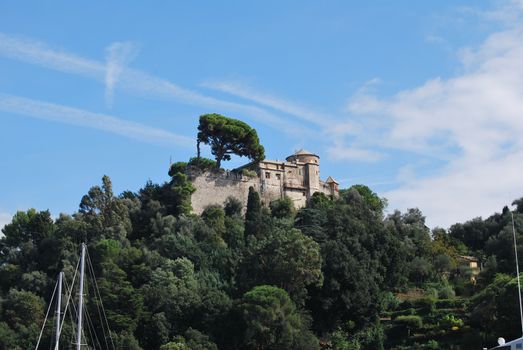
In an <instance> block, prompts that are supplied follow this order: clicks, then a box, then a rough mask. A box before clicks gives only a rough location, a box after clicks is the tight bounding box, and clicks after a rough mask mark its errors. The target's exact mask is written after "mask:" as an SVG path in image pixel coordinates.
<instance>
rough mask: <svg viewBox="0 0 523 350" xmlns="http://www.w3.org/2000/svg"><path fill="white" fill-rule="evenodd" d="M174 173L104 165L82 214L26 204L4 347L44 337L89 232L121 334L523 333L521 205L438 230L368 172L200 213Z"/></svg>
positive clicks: (14, 246) (12, 236) (433, 340)
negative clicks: (518, 267) (327, 188)
mask: <svg viewBox="0 0 523 350" xmlns="http://www.w3.org/2000/svg"><path fill="white" fill-rule="evenodd" d="M171 170H172V169H171ZM171 175H172V179H171V181H170V182H167V183H164V184H162V185H158V184H153V183H147V184H146V185H145V186H144V187H143V188H142V189H140V190H139V191H138V192H136V193H133V192H124V193H122V194H120V195H118V196H116V195H114V194H113V192H112V185H111V181H110V179H109V178H108V177H106V176H105V177H104V178H103V179H102V184H101V186H94V187H92V188H91V189H90V190H89V191H88V193H87V194H86V195H85V196H84V197H83V198H82V199H81V202H80V207H79V210H78V212H76V213H74V214H73V215H72V216H70V215H65V214H61V215H60V216H59V217H58V218H57V219H56V220H53V219H52V217H51V213H49V212H48V211H41V212H38V211H35V210H33V209H30V210H28V211H26V212H18V213H17V214H16V215H15V216H14V217H13V220H12V222H11V223H10V224H8V225H7V226H5V228H4V229H3V233H4V237H3V238H1V239H0V281H1V283H0V298H1V302H0V348H1V349H32V348H33V347H34V345H35V343H36V339H37V338H38V333H39V330H40V327H41V324H42V322H43V318H44V315H45V310H46V309H47V306H48V304H47V303H48V302H49V300H50V296H51V294H52V291H53V287H54V283H55V279H56V276H57V274H58V272H59V271H60V270H63V271H65V273H66V277H67V279H68V280H72V274H73V271H74V269H75V266H76V263H77V261H78V250H79V246H80V243H81V242H86V243H87V245H88V249H89V251H90V256H91V259H92V262H93V265H94V270H95V274H96V275H97V278H98V280H97V282H98V285H99V287H100V294H101V297H102V299H103V303H104V306H105V309H106V310H107V314H108V319H109V325H110V327H111V330H112V332H113V339H114V342H115V347H116V348H117V349H152V350H157V349H162V350H166V349H320V348H321V349H477V348H481V347H482V346H487V345H492V344H493V343H494V341H495V339H497V337H498V336H505V337H506V338H511V337H514V336H517V335H518V329H519V323H518V311H517V294H516V293H517V286H516V282H515V279H514V278H513V277H512V276H513V270H514V266H515V265H514V257H513V248H512V233H511V221H510V212H509V211H508V209H507V208H504V209H503V212H502V213H501V214H494V215H493V216H491V217H489V218H488V219H486V220H482V219H474V220H471V221H469V222H466V223H464V224H456V225H454V226H452V227H451V228H450V230H449V231H445V230H443V229H435V230H433V231H432V232H430V231H429V229H428V228H427V227H426V226H425V224H424V217H423V215H422V213H421V212H420V211H419V210H417V209H412V210H409V211H407V212H406V213H400V212H394V213H393V214H391V215H389V216H384V214H383V209H384V204H385V202H384V200H382V199H380V198H379V197H378V196H376V194H375V193H373V192H372V191H371V190H370V189H368V188H367V187H366V186H362V185H359V186H354V187H352V188H350V189H348V190H342V191H341V193H340V196H339V198H337V199H330V198H327V197H325V196H324V195H320V194H316V195H315V196H314V197H313V199H312V200H311V202H310V204H309V206H308V207H306V208H302V209H300V210H298V211H296V210H295V209H294V208H293V207H292V203H291V202H290V201H289V200H288V199H287V198H283V199H281V200H278V201H275V202H273V203H270V207H265V206H263V205H262V204H261V203H260V199H259V196H258V193H256V192H255V191H251V192H250V194H249V201H248V206H247V208H242V207H241V204H240V203H239V202H238V201H237V200H235V199H233V198H230V199H229V200H228V201H226V202H225V203H224V204H223V205H222V206H210V207H208V208H207V209H206V210H205V211H204V212H203V213H202V215H201V216H197V215H193V214H191V213H190V209H191V208H190V194H191V193H192V191H194V189H193V188H192V186H191V184H190V182H188V181H187V179H186V178H184V176H183V174H182V173H181V172H176V171H171ZM522 203H523V201H521V200H519V201H516V204H518V208H517V210H516V212H515V214H514V217H515V219H516V227H517V228H523V204H522ZM520 231H521V230H520ZM519 238H520V242H523V239H521V238H522V237H519ZM518 248H519V249H520V250H521V248H522V247H521V246H519V247H518ZM460 255H472V256H475V257H477V258H479V260H480V263H481V264H482V265H483V266H484V268H483V269H482V270H481V273H480V274H479V275H478V276H476V277H475V278H471V277H473V274H472V271H471V269H470V268H468V267H467V266H464V265H462V264H460V263H459V261H460V258H459V256H460ZM522 256H523V254H522ZM88 298H90V297H88ZM90 303H91V304H92V303H94V301H88V302H87V304H88V305H89V304H90ZM92 322H93V325H92V326H93V327H94V328H95V329H96V328H100V325H99V324H97V321H96V319H94V318H93V321H92ZM72 331H73V330H72V328H71V327H70V326H69V328H68V327H67V326H66V327H65V330H64V334H66V336H64V338H65V339H66V340H64V341H69V340H70V337H71V334H72ZM68 337H69V338H68ZM51 339H52V333H51V331H46V333H44V336H43V344H44V346H46V347H49V344H50V342H51Z"/></svg>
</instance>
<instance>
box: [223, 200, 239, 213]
mask: <svg viewBox="0 0 523 350" xmlns="http://www.w3.org/2000/svg"><path fill="white" fill-rule="evenodd" d="M242 209H243V205H242V202H240V201H239V200H238V199H237V198H236V197H233V196H229V197H227V199H226V200H225V203H224V205H223V210H224V211H225V215H227V216H240V215H241V213H242Z"/></svg>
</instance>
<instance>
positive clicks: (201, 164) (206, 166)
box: [187, 157, 218, 171]
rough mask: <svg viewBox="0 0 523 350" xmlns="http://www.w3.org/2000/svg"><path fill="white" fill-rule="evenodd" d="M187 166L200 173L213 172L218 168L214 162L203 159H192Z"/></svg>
mask: <svg viewBox="0 0 523 350" xmlns="http://www.w3.org/2000/svg"><path fill="white" fill-rule="evenodd" d="M187 165H188V166H190V167H194V168H196V169H199V170H201V171H208V170H213V169H216V168H217V167H218V166H217V163H216V162H215V161H214V160H212V159H209V158H204V157H192V158H191V159H189V163H187Z"/></svg>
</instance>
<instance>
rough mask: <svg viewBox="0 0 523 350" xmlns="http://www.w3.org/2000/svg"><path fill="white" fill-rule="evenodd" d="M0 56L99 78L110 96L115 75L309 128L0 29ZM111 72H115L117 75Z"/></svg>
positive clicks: (145, 92)
mask: <svg viewBox="0 0 523 350" xmlns="http://www.w3.org/2000/svg"><path fill="white" fill-rule="evenodd" d="M0 56H5V57H8V58H12V59H16V60H20V61H23V62H27V63H30V64H35V65H38V66H42V67H45V68H49V69H53V70H57V71H60V72H65V73H70V74H75V75H79V76H83V77H86V78H90V79H94V80H97V81H100V82H102V83H104V85H106V86H108V87H109V89H108V91H109V97H111V94H112V91H113V89H114V87H115V85H114V83H115V82H116V80H114V81H113V80H112V79H113V78H116V77H117V78H118V87H119V88H121V89H124V90H127V91H131V92H133V93H136V94H139V95H142V96H147V97H153V98H160V99H164V100H175V101H181V102H184V103H186V104H191V105H197V106H204V107H207V108H213V109H219V110H226V111H230V112H234V113H235V114H236V115H235V117H236V118H240V119H244V118H250V119H254V120H256V121H258V122H260V123H263V124H266V125H268V126H270V127H272V128H275V129H279V130H281V131H284V132H288V133H291V134H292V133H297V134H298V133H305V132H309V131H308V130H307V128H305V127H304V126H303V125H300V124H297V123H292V122H289V121H287V120H285V119H284V118H281V117H279V116H277V115H275V114H273V113H270V112H268V111H266V110H264V109H262V108H259V107H256V106H252V105H246V104H241V103H235V102H229V101H224V100H221V99H217V98H214V97H210V96H206V95H203V94H200V93H198V92H195V91H191V90H189V89H185V88H183V87H180V86H178V85H176V84H174V83H172V82H170V81H168V80H165V79H162V78H158V77H155V76H152V75H150V74H147V73H144V72H142V71H139V70H135V69H131V68H126V67H123V66H122V65H120V64H116V65H114V67H113V68H112V69H111V68H110V67H111V65H110V64H109V65H106V64H105V62H99V61H96V60H90V59H86V58H84V57H80V56H78V55H75V54H71V53H67V52H63V51H57V50H54V49H51V48H49V47H48V46H47V45H46V44H44V43H42V42H39V41H35V40H30V39H26V38H19V37H15V36H12V35H7V34H2V33H0ZM115 62H116V61H115ZM115 68H116V69H115ZM108 72H109V73H108ZM110 72H112V73H110ZM114 73H117V75H115V74H114ZM107 77H109V84H107Z"/></svg>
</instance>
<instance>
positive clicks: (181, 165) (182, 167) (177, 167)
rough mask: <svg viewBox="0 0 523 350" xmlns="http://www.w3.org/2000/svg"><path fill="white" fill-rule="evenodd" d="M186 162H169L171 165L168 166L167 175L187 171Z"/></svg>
mask: <svg viewBox="0 0 523 350" xmlns="http://www.w3.org/2000/svg"><path fill="white" fill-rule="evenodd" d="M187 165H188V164H187V162H176V163H173V164H171V167H170V168H169V173H168V174H169V176H171V177H172V176H174V175H175V174H178V173H182V174H185V172H186V171H187Z"/></svg>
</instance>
